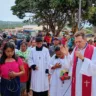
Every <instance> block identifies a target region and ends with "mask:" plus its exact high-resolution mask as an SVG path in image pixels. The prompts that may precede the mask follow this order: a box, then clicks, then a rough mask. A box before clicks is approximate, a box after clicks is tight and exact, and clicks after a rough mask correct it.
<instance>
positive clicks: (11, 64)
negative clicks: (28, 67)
mask: <svg viewBox="0 0 96 96" xmlns="http://www.w3.org/2000/svg"><path fill="white" fill-rule="evenodd" d="M24 71H25V70H24V67H23V63H22V60H21V59H20V58H19V57H17V56H16V55H15V46H14V45H13V44H12V43H6V44H5V46H4V48H3V54H2V56H1V60H0V76H1V96H20V78H19V77H20V76H21V75H23V74H24Z"/></svg>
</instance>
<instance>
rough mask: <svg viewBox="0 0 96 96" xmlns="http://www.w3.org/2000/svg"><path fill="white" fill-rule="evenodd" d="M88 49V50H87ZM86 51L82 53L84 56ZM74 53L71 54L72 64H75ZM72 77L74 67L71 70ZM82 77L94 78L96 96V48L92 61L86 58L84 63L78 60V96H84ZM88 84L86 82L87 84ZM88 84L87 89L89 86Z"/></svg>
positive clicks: (93, 93) (93, 87)
mask: <svg viewBox="0 0 96 96" xmlns="http://www.w3.org/2000/svg"><path fill="white" fill-rule="evenodd" d="M85 49H86V48H85ZM85 49H83V50H81V51H80V53H81V54H82V55H83V56H84V52H85ZM73 57H74V51H73V53H72V54H71V62H73ZM69 75H70V76H72V67H71V70H70V74H69ZM82 75H87V76H92V95H91V96H96V48H95V47H94V51H93V55H92V59H91V60H90V59H88V58H85V59H84V62H82V60H80V59H79V58H78V61H77V66H76V93H75V94H76V96H82ZM85 83H86V82H85ZM88 83H90V82H87V83H86V87H87V86H88Z"/></svg>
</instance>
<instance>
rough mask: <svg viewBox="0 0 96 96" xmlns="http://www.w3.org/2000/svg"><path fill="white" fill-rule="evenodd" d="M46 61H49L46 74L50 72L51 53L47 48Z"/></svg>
mask: <svg viewBox="0 0 96 96" xmlns="http://www.w3.org/2000/svg"><path fill="white" fill-rule="evenodd" d="M46 62H47V67H46V74H48V73H49V65H50V54H49V50H47V54H46Z"/></svg>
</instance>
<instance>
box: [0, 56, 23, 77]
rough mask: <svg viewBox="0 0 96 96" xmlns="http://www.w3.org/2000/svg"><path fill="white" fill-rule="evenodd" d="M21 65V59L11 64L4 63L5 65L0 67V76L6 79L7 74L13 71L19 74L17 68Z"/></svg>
mask: <svg viewBox="0 0 96 96" xmlns="http://www.w3.org/2000/svg"><path fill="white" fill-rule="evenodd" d="M22 64H23V62H22V59H21V58H18V61H13V62H6V63H5V64H2V65H0V76H1V77H3V78H5V79H8V78H9V76H8V74H9V72H10V71H14V72H19V71H20V70H19V67H20V66H21V65H22Z"/></svg>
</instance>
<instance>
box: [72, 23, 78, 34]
mask: <svg viewBox="0 0 96 96" xmlns="http://www.w3.org/2000/svg"><path fill="white" fill-rule="evenodd" d="M77 31H78V24H77V23H76V24H75V25H74V26H73V27H72V33H73V34H75V33H76V32H77Z"/></svg>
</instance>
